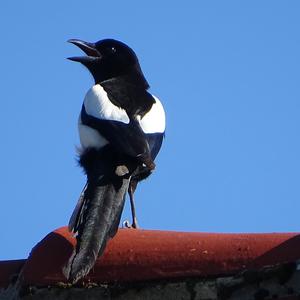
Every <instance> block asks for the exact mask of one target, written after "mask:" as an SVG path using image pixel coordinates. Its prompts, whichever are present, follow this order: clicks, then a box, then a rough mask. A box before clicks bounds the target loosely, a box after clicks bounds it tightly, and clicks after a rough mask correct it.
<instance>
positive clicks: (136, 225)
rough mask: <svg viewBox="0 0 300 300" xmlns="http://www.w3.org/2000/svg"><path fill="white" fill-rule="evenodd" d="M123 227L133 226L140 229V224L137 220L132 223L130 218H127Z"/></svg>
mask: <svg viewBox="0 0 300 300" xmlns="http://www.w3.org/2000/svg"><path fill="white" fill-rule="evenodd" d="M123 228H130V229H131V228H133V229H139V228H140V227H139V225H138V222H137V220H133V222H132V224H130V222H129V221H128V220H125V221H124V222H123Z"/></svg>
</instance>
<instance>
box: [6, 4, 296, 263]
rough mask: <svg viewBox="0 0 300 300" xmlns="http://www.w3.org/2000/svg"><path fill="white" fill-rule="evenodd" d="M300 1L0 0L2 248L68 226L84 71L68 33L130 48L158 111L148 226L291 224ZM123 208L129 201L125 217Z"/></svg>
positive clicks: (145, 215)
mask: <svg viewBox="0 0 300 300" xmlns="http://www.w3.org/2000/svg"><path fill="white" fill-rule="evenodd" d="M299 11H300V3H299V1H178V2H174V1H158V0H155V1H148V2H147V1H143V2H141V1H118V2H117V1H113V2H109V1H106V2H103V1H46V2H45V1H2V2H1V4H0V16H1V17H0V31H1V46H0V59H1V68H0V78H1V109H0V130H1V148H0V154H1V155H0V164H1V175H0V176H1V178H0V185H1V210H0V237H1V248H0V259H16V258H25V257H26V256H27V255H28V253H29V251H30V250H31V248H32V247H33V246H34V245H35V243H37V242H38V241H39V240H40V239H42V238H43V237H44V236H45V235H46V234H47V233H48V232H50V231H52V230H53V229H55V228H57V227H60V226H63V225H66V224H67V223H68V220H69V217H70V215H71V213H72V210H73V208H74V206H75V204H76V201H77V198H78V196H79V193H80V191H81V189H82V187H83V185H84V182H85V177H84V175H83V173H82V171H81V170H80V169H79V168H78V167H77V165H76V160H75V157H76V156H75V147H76V145H78V144H79V141H78V135H77V118H78V114H79V111H80V108H81V103H82V100H83V97H84V95H85V93H86V91H87V90H88V89H89V87H90V86H91V84H92V82H93V81H92V78H91V76H90V75H89V74H88V72H87V71H86V70H85V69H84V68H83V67H82V66H80V65H79V64H76V63H74V62H70V61H68V60H66V59H65V58H66V57H68V56H74V55H78V54H79V53H80V51H79V49H76V47H75V46H73V45H71V44H68V43H66V40H68V39H69V38H80V39H84V40H87V41H97V40H99V39H102V38H107V37H110V38H115V39H120V40H122V41H123V42H125V43H127V44H128V45H130V46H131V47H132V48H133V49H134V50H135V51H136V53H137V54H138V57H139V59H140V63H141V65H142V69H143V70H144V73H145V75H146V78H147V79H148V81H149V83H150V85H151V92H152V93H153V94H155V95H157V96H159V97H160V99H161V100H162V102H163V103H164V105H165V109H166V112H167V133H166V139H165V142H164V145H163V148H162V151H161V153H160V155H159V157H158V160H157V170H156V172H155V173H154V174H153V176H152V177H151V178H149V180H147V181H146V182H144V183H143V184H141V185H140V186H139V189H138V192H137V194H136V198H137V211H138V217H139V222H140V225H141V226H142V227H143V228H147V229H162V230H181V231H208V232H274V231H300V218H299V211H300V138H299V131H300V87H299V86H300V34H299V32H300V18H299ZM129 217H130V213H129V210H128V206H127V207H126V210H125V212H124V215H123V218H122V219H123V220H125V219H127V218H129Z"/></svg>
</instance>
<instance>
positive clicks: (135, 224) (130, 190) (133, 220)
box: [128, 182, 139, 229]
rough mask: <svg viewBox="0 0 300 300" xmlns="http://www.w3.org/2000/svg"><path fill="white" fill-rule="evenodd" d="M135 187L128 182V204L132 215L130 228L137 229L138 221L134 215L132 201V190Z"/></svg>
mask: <svg viewBox="0 0 300 300" xmlns="http://www.w3.org/2000/svg"><path fill="white" fill-rule="evenodd" d="M135 187H136V186H134V185H133V184H132V182H130V184H129V188H128V194H129V198H130V206H131V215H132V225H131V227H132V228H135V229H138V228H139V225H138V221H137V217H136V212H135V203H134V196H133V194H134V191H135Z"/></svg>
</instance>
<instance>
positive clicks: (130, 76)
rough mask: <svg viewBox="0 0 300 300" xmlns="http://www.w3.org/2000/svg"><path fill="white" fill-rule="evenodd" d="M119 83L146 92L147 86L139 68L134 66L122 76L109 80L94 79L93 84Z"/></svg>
mask: <svg viewBox="0 0 300 300" xmlns="http://www.w3.org/2000/svg"><path fill="white" fill-rule="evenodd" d="M108 80H109V81H111V80H113V81H121V82H124V83H127V84H130V85H134V86H137V87H139V88H142V89H145V90H148V89H149V87H150V86H149V84H148V82H147V80H146V78H145V76H144V74H143V72H142V70H141V68H140V66H135V67H134V68H132V69H130V70H127V71H126V72H125V73H124V74H120V75H117V76H113V77H111V78H101V77H100V78H95V83H96V84H97V83H100V84H101V83H102V82H104V81H108Z"/></svg>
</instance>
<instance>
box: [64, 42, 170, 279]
mask: <svg viewBox="0 0 300 300" xmlns="http://www.w3.org/2000/svg"><path fill="white" fill-rule="evenodd" d="M68 42H70V43H72V44H74V45H76V46H78V47H79V48H80V49H81V50H82V51H83V52H84V53H85V54H86V56H77V57H70V58H69V59H70V60H72V61H75V62H79V63H81V64H82V65H83V66H85V67H86V68H87V69H88V70H89V72H90V73H91V75H92V76H93V78H94V81H95V83H94V85H93V86H92V87H91V88H90V89H89V90H88V92H87V94H86V95H85V98H84V101H83V105H82V108H81V112H80V115H79V120H78V130H79V137H80V143H81V148H80V152H79V164H80V165H81V167H82V168H83V169H84V172H85V174H86V177H87V182H86V185H85V187H84V189H83V191H82V193H81V195H80V197H79V200H78V203H77V205H76V207H75V209H74V211H73V214H72V216H71V218H70V221H69V230H70V231H71V232H73V233H74V235H75V237H76V240H77V244H76V248H75V249H74V251H73V253H72V255H71V256H70V258H69V260H68V262H67V264H66V266H65V267H64V269H63V272H64V274H65V276H66V278H67V279H68V280H69V281H71V282H73V283H75V282H77V281H78V280H79V279H81V278H82V277H84V276H85V275H87V274H88V272H89V271H90V269H91V268H92V267H93V266H94V264H95V261H96V259H97V257H98V256H100V255H102V254H103V252H104V249H105V247H106V244H107V241H108V240H109V239H110V238H112V237H114V235H115V234H116V232H117V230H118V226H119V223H120V218H121V214H122V210H123V207H124V202H125V196H126V193H127V192H128V194H129V197H130V204H131V210H132V217H133V223H132V227H134V228H137V227H138V225H137V219H136V214H135V206H134V192H135V190H136V188H137V185H138V183H139V182H140V181H141V180H143V179H145V178H147V177H148V176H149V175H150V174H151V173H152V172H153V170H154V169H155V163H154V160H155V158H156V156H157V154H158V152H159V150H160V148H161V145H162V141H163V138H164V133H165V112H164V108H163V106H162V104H161V102H160V100H159V99H158V98H157V97H155V96H154V95H152V94H151V93H150V92H149V91H148V90H149V87H150V86H149V84H148V82H147V80H146V79H145V76H144V74H143V72H142V69H141V67H140V64H139V61H138V58H137V56H136V54H135V52H134V51H133V50H132V49H131V48H130V47H129V46H127V45H126V44H124V43H122V42H120V41H117V40H114V39H104V40H100V41H98V42H96V43H90V42H85V41H82V40H79V39H71V40H69V41H68Z"/></svg>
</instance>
